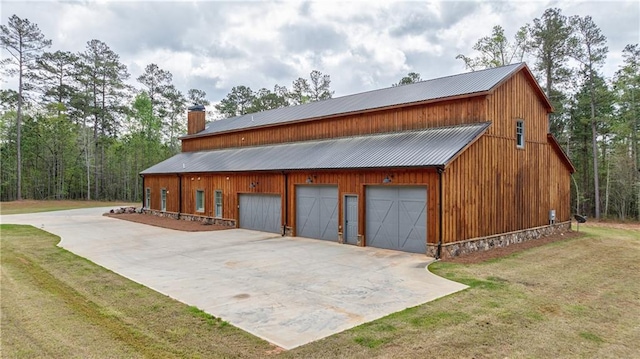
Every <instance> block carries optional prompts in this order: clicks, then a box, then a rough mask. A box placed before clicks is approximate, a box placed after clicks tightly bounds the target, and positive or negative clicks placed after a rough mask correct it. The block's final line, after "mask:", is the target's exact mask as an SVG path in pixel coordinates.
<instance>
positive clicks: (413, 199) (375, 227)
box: [366, 186, 427, 253]
mask: <svg viewBox="0 0 640 359" xmlns="http://www.w3.org/2000/svg"><path fill="white" fill-rule="evenodd" d="M366 195H367V197H366V208H367V212H366V231H367V232H366V239H367V245H368V246H372V247H378V248H386V249H395V250H401V251H406V252H416V253H426V240H427V229H426V227H427V226H426V223H427V217H426V215H427V213H426V209H427V206H426V189H425V188H419V187H392V186H385V187H376V186H370V187H367V189H366Z"/></svg>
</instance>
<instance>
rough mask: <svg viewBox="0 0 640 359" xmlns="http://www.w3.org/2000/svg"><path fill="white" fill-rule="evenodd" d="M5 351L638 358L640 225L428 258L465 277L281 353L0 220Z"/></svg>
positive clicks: (7, 354) (437, 267) (437, 268)
mask: <svg viewBox="0 0 640 359" xmlns="http://www.w3.org/2000/svg"><path fill="white" fill-rule="evenodd" d="M0 229H1V230H2V232H1V247H0V252H1V254H2V257H1V262H0V269H1V273H2V277H1V280H2V282H1V283H2V292H1V297H0V304H1V310H2V318H1V324H2V334H1V337H2V338H1V341H2V342H1V346H0V348H1V350H2V352H1V356H2V357H3V358H14V357H17V358H33V357H52V358H62V357H64V358H67V357H82V358H92V357H95V358H135V357H159V358H160V357H161V358H172V357H188V358H193V357H200V358H210V357H211V358H218V357H244V358H247V357H249V358H251V357H253V358H262V357H275V356H277V357H296V358H332V357H346V358H371V357H387V358H391V357H398V358H426V357H438V358H452V357H453V358H457V357H467V358H471V357H474V358H505V357H509V358H517V357H527V358H530V357H533V358H536V357H544V358H549V357H554V358H555V357H598V358H606V357H611V358H632V357H637V355H638V353H640V321H639V320H638V318H640V231H634V230H622V229H615V228H604V227H596V226H589V227H581V231H583V232H584V233H585V234H586V235H585V236H584V237H580V238H574V239H570V240H566V241H562V242H556V243H553V244H550V245H546V246H542V247H537V248H533V249H530V250H527V251H524V252H521V253H518V254H515V255H512V256H509V257H506V258H502V259H498V260H492V261H489V262H485V263H482V264H473V265H469V264H452V263H444V262H439V263H435V264H433V265H431V267H430V269H431V270H432V271H434V272H436V273H437V274H440V275H442V276H445V277H447V278H450V279H453V280H457V281H460V282H463V283H465V284H468V285H470V286H471V288H469V289H467V290H465V291H463V292H459V293H456V294H453V295H450V296H448V297H445V298H441V299H439V300H436V301H434V302H430V303H427V304H425V305H422V306H418V307H415V308H410V309H407V310H405V311H402V312H399V313H396V314H392V315H390V316H387V317H385V318H382V319H380V320H377V321H374V322H371V323H367V324H364V325H361V326H359V327H357V328H354V329H352V330H348V331H345V332H343V333H339V334H336V335H334V336H332V337H329V338H326V339H324V340H321V341H317V342H314V343H311V344H308V345H305V346H302V347H299V348H297V349H294V350H291V351H287V352H281V351H279V350H277V348H274V347H273V346H272V345H270V344H269V343H267V342H265V341H263V340H261V339H258V338H256V337H254V336H252V335H250V334H248V333H246V332H243V331H242V330H240V329H237V328H235V327H233V326H232V325H230V324H227V323H225V322H222V321H220V320H218V319H216V318H214V317H212V316H210V315H207V314H206V313H203V312H201V311H199V310H198V309H197V308H193V307H189V306H186V305H184V304H181V303H179V302H176V301H174V300H172V299H170V298H168V297H166V296H164V295H161V294H159V293H156V292H154V291H152V290H150V289H148V288H146V287H144V286H142V285H139V284H136V283H134V282H131V281H129V280H127V279H124V278H122V277H120V276H118V275H116V274H114V273H113V272H110V271H108V270H106V269H104V268H102V267H99V266H97V265H95V264H93V263H91V262H89V261H87V260H84V259H82V258H79V257H77V256H75V255H73V254H72V253H70V252H67V251H65V250H64V249H61V248H58V247H56V246H55V245H56V243H57V242H58V240H59V238H58V237H56V236H53V235H50V234H48V233H46V232H43V231H40V230H38V229H35V228H33V227H29V226H17V225H2V226H1V227H0Z"/></svg>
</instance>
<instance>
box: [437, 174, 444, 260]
mask: <svg viewBox="0 0 640 359" xmlns="http://www.w3.org/2000/svg"><path fill="white" fill-rule="evenodd" d="M443 173H444V167H438V192H439V194H438V197H439V198H438V202H439V203H438V212H439V213H438V221H439V222H440V223H439V227H440V228H439V230H438V237H439V238H438V251H437V252H436V259H440V258H441V255H442V238H443V234H442V228H443V227H444V225H443V223H444V217H443V215H442V212H443V207H444V206H443V204H442V174H443Z"/></svg>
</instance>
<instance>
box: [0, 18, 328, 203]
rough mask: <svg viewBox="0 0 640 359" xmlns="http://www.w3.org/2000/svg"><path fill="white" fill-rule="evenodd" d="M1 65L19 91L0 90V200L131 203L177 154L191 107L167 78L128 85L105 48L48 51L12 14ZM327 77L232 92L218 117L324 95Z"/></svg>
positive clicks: (160, 74) (155, 69) (191, 100)
mask: <svg viewBox="0 0 640 359" xmlns="http://www.w3.org/2000/svg"><path fill="white" fill-rule="evenodd" d="M0 46H2V48H3V49H5V50H6V52H7V54H8V56H7V57H6V58H4V59H2V61H1V62H0V68H1V69H2V71H3V74H4V75H7V76H11V77H15V78H16V79H17V80H18V86H17V89H2V90H0V162H1V163H2V167H1V168H0V200H2V201H9V200H21V199H23V198H31V199H81V198H84V199H87V200H90V199H96V200H98V199H99V200H116V199H118V200H127V201H138V200H140V199H141V197H142V189H141V188H140V186H141V185H142V183H141V179H140V177H139V175H138V173H139V172H140V171H142V170H143V169H145V168H147V167H149V166H151V165H153V164H155V163H158V162H160V161H162V160H164V159H167V158H169V157H171V156H172V155H174V154H176V153H177V152H179V150H180V143H179V136H181V135H182V134H184V133H185V129H186V111H187V107H188V106H189V105H190V104H200V105H205V106H206V105H209V101H208V100H207V98H206V93H205V92H204V91H202V90H200V89H190V90H189V91H188V92H187V93H186V95H185V94H183V93H182V92H181V91H180V90H178V89H177V88H176V87H175V86H174V84H173V76H172V74H171V73H170V72H169V71H166V70H164V69H161V68H160V67H159V66H158V65H157V64H153V63H151V64H148V65H147V66H146V68H145V70H144V73H143V74H142V75H140V76H139V77H138V78H137V79H136V80H137V84H138V86H137V87H136V86H132V85H130V84H129V82H128V80H129V78H130V74H129V72H128V69H127V67H126V65H124V64H123V63H122V61H121V60H120V57H119V55H118V54H116V53H115V52H114V51H113V50H112V49H111V48H110V47H109V46H108V45H107V44H106V43H104V42H102V41H100V40H97V39H93V40H90V41H88V42H87V45H86V48H85V49H84V51H81V52H78V53H72V52H69V51H62V50H57V51H52V52H49V51H47V50H48V49H49V48H50V47H51V46H52V41H51V40H49V39H47V38H46V36H45V35H44V34H43V33H42V32H41V31H40V29H39V28H38V26H37V24H34V23H31V22H30V21H29V20H28V19H22V18H20V17H18V16H17V15H13V16H11V17H10V18H9V21H8V23H7V25H2V26H0ZM330 83H331V79H330V77H329V75H323V74H322V73H321V72H319V71H312V72H311V74H310V78H309V80H307V79H305V78H302V77H301V78H298V79H297V80H295V81H293V84H292V89H291V90H288V89H287V88H286V87H285V86H278V85H276V86H275V88H274V91H270V90H267V89H264V88H263V89H260V90H259V91H257V92H253V91H252V90H251V89H250V88H249V87H246V86H236V87H233V89H232V90H231V92H230V93H229V94H228V95H227V96H226V97H225V98H224V99H222V100H221V101H220V103H219V104H218V105H216V106H215V108H216V110H217V111H218V113H219V114H220V116H222V117H230V116H236V115H242V114H245V113H249V112H257V111H263V110H268V109H272V108H278V107H282V106H289V105H295V104H301V103H306V102H310V101H319V100H323V99H327V98H330V97H331V96H332V95H333V92H332V91H331V90H330Z"/></svg>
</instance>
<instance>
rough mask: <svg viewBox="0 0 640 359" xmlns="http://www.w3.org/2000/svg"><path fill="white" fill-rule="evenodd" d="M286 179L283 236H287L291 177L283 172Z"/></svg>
mask: <svg viewBox="0 0 640 359" xmlns="http://www.w3.org/2000/svg"><path fill="white" fill-rule="evenodd" d="M282 176H283V177H284V225H283V226H282V236H283V237H284V236H285V235H286V234H287V219H288V218H289V177H288V176H287V173H286V172H284V171H282Z"/></svg>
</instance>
